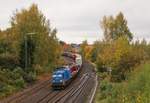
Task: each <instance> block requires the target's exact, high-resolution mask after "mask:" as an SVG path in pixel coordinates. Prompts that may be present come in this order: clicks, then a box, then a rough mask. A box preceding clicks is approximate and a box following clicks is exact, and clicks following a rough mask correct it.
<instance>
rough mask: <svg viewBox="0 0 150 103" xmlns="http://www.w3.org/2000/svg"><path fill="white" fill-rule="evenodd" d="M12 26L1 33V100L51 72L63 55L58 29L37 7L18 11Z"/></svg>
mask: <svg viewBox="0 0 150 103" xmlns="http://www.w3.org/2000/svg"><path fill="white" fill-rule="evenodd" d="M10 23H11V24H10V25H11V26H10V27H9V28H7V29H6V30H0V97H3V96H5V95H8V94H10V93H11V92H13V91H16V90H18V89H19V88H22V87H24V86H25V85H26V84H27V83H28V82H32V81H34V80H35V79H36V76H37V75H38V74H40V73H43V72H48V71H52V70H53V68H54V67H55V66H56V65H57V64H58V63H59V56H60V53H61V46H60V44H59V41H58V39H57V37H56V33H57V30H56V29H55V28H54V29H53V28H52V27H51V25H50V22H49V20H48V19H46V17H45V16H44V15H43V14H42V12H41V11H40V10H39V9H38V6H37V5H36V4H33V5H31V6H30V7H29V8H28V9H22V10H16V11H15V12H14V13H13V16H12V17H11V19H10Z"/></svg>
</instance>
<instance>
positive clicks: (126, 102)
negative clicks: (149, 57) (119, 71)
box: [97, 63, 150, 103]
mask: <svg viewBox="0 0 150 103" xmlns="http://www.w3.org/2000/svg"><path fill="white" fill-rule="evenodd" d="M149 67H150V64H149V63H146V64H144V65H141V66H139V67H137V68H135V69H134V71H133V72H131V73H130V75H129V77H128V80H126V81H124V82H122V83H111V82H110V81H108V80H103V81H101V82H100V88H99V94H98V95H97V98H98V99H97V101H98V103H103V102H104V103H149V102H150V75H149V74H150V69H149ZM101 101H102V102H101Z"/></svg>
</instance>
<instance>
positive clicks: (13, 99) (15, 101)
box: [0, 80, 49, 103]
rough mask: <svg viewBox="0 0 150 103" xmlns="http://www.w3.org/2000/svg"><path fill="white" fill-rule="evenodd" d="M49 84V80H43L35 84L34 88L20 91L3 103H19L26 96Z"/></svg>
mask: <svg viewBox="0 0 150 103" xmlns="http://www.w3.org/2000/svg"><path fill="white" fill-rule="evenodd" d="M48 84H49V80H46V81H43V82H41V83H39V84H37V85H35V86H34V87H32V88H29V89H26V90H25V91H23V92H20V93H18V94H17V95H15V96H12V97H10V98H8V99H6V100H4V101H3V103H18V102H19V101H20V100H22V99H25V98H27V97H29V96H31V95H32V94H34V93H36V92H38V91H39V90H41V89H42V88H45V86H46V85H48ZM0 103H1V102H0Z"/></svg>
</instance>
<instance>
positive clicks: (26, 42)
mask: <svg viewBox="0 0 150 103" xmlns="http://www.w3.org/2000/svg"><path fill="white" fill-rule="evenodd" d="M34 34H36V33H34V32H32V33H26V35H25V36H24V39H25V42H24V43H25V69H27V68H28V41H27V36H28V35H29V36H31V37H32V35H34Z"/></svg>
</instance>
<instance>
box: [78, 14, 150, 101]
mask: <svg viewBox="0 0 150 103" xmlns="http://www.w3.org/2000/svg"><path fill="white" fill-rule="evenodd" d="M100 26H101V27H102V29H103V31H104V39H103V40H99V41H96V42H95V43H94V44H93V45H92V46H89V45H88V44H87V42H86V41H84V42H83V43H82V46H81V48H82V49H81V51H82V54H84V55H83V56H84V57H85V58H86V59H88V60H90V61H92V62H93V63H95V64H96V66H97V71H98V74H99V76H100V78H101V80H100V87H98V88H99V89H100V91H99V93H98V101H97V102H100V103H126V102H122V101H121V99H123V98H118V97H119V96H118V95H119V94H117V93H119V91H118V92H114V91H113V89H114V88H115V86H117V85H116V84H120V83H122V82H124V81H128V79H129V75H130V73H132V72H133V71H136V70H137V66H139V65H140V64H145V63H147V62H148V61H149V60H150V43H148V42H146V40H144V39H143V40H142V41H139V40H136V41H133V40H132V39H133V36H134V35H133V33H132V32H131V31H130V30H129V28H128V26H127V20H126V19H125V17H124V15H123V13H119V14H118V15H117V16H115V17H113V16H108V17H106V16H104V18H103V20H102V21H101V22H100ZM141 69H142V68H141ZM138 74H140V73H137V75H138ZM135 77H138V76H135ZM130 79H132V78H130ZM131 81H132V80H131ZM138 83H139V82H138ZM114 84H115V86H114ZM137 85H140V84H137ZM140 86H141V87H140ZM140 86H139V88H142V85H140ZM113 87H114V88H113ZM123 88H125V87H123ZM117 89H120V88H116V89H115V90H117ZM122 92H123V91H122ZM128 92H132V91H128ZM136 92H138V90H137V91H136ZM116 95H117V96H118V97H117V96H116ZM122 95H124V94H123V93H122ZM132 95H133V94H132ZM132 97H133V98H131V99H130V100H129V101H128V103H130V102H131V103H133V102H134V103H137V102H136V96H132ZM131 100H133V101H131Z"/></svg>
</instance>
